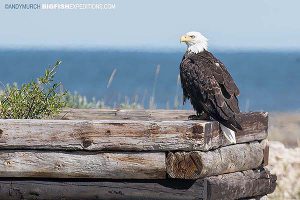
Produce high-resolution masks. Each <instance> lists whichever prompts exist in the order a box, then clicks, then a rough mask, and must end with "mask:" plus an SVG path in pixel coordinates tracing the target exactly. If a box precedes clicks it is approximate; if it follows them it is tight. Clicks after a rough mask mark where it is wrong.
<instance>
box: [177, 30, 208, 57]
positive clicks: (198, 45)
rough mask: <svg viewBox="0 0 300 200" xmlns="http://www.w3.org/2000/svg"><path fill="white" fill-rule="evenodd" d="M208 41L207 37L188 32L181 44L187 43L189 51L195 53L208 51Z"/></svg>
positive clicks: (181, 39) (182, 37)
mask: <svg viewBox="0 0 300 200" xmlns="http://www.w3.org/2000/svg"><path fill="white" fill-rule="evenodd" d="M207 41H208V39H207V38H206V37H204V36H203V35H202V34H201V33H199V32H196V31H192V32H188V33H186V34H185V35H183V36H181V38H180V42H185V43H186V45H187V51H188V52H193V53H199V52H201V51H204V50H207V46H208V45H207Z"/></svg>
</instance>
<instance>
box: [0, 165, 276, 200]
mask: <svg viewBox="0 0 300 200" xmlns="http://www.w3.org/2000/svg"><path fill="white" fill-rule="evenodd" d="M275 179H276V177H275V176H274V175H270V173H269V172H266V171H252V170H250V171H245V172H243V173H242V172H237V173H231V174H226V175H223V176H217V177H209V178H204V179H198V180H196V181H192V180H176V179H166V180H73V181H70V180H57V179H50V180H49V179H47V180H45V179H38V180H19V179H15V178H14V179H12V178H9V179H0V185H1V187H0V199H6V200H13V199H16V200H17V199H18V200H19V199H36V200H40V199H65V200H67V199H78V200H86V199H103V200H106V199H115V200H120V199H121V200H125V199H126V200H127V199H131V200H140V199H147V200H154V199H156V200H159V199H161V200H170V199H172V200H192V199H193V200H194V199H203V200H219V199H220V200H226V199H230V200H232V199H239V198H247V197H252V196H263V195H266V194H268V193H271V192H273V191H274V189H275V184H276V183H275Z"/></svg>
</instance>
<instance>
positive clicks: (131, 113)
mask: <svg viewBox="0 0 300 200" xmlns="http://www.w3.org/2000/svg"><path fill="white" fill-rule="evenodd" d="M193 114H195V111H192V110H162V109H156V110H144V109H141V110H138V109H134V110H111V109H64V110H63V111H62V112H61V113H60V114H59V115H58V116H56V117H55V119H68V120H75V119H85V120H116V119H118V120H144V121H145V120H148V121H149V120H157V121H164V120H187V119H188V116H190V115H193Z"/></svg>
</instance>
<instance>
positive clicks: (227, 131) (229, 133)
mask: <svg viewBox="0 0 300 200" xmlns="http://www.w3.org/2000/svg"><path fill="white" fill-rule="evenodd" d="M220 126H221V130H222V132H223V134H224V136H225V138H226V139H227V140H228V141H229V142H230V143H231V144H236V139H235V131H233V130H231V129H229V128H227V127H226V126H223V125H222V124H220Z"/></svg>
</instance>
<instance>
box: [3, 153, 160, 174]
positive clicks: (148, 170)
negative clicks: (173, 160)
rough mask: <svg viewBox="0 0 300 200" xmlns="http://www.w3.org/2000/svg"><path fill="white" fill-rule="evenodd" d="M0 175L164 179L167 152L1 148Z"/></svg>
mask: <svg viewBox="0 0 300 200" xmlns="http://www.w3.org/2000/svg"><path fill="white" fill-rule="evenodd" d="M0 160H1V162H0V177H43V178H110V179H164V178H166V164H165V153H97V152H67V153H66V152H47V151H13V150H2V151H0Z"/></svg>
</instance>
